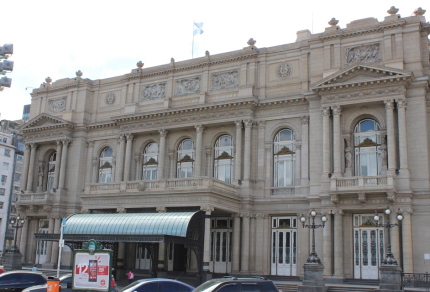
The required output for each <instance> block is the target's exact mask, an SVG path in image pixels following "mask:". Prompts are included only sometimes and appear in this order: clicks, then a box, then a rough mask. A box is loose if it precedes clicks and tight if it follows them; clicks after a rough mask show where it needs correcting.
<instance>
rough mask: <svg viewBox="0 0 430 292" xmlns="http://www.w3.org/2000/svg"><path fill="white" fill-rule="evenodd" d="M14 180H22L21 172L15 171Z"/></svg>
mask: <svg viewBox="0 0 430 292" xmlns="http://www.w3.org/2000/svg"><path fill="white" fill-rule="evenodd" d="M13 181H14V182H19V181H21V174H20V173H15V175H14V176H13Z"/></svg>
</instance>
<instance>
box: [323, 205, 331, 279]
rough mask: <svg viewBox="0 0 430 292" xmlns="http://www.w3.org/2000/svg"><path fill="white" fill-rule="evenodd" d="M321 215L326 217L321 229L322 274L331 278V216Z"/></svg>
mask: <svg viewBox="0 0 430 292" xmlns="http://www.w3.org/2000/svg"><path fill="white" fill-rule="evenodd" d="M323 215H325V216H327V219H328V220H327V222H326V223H325V227H324V228H323V230H322V232H323V256H322V262H323V264H324V274H325V275H327V276H331V275H332V273H333V267H332V258H333V241H332V228H331V225H332V221H331V217H332V216H331V214H326V213H324V214H323Z"/></svg>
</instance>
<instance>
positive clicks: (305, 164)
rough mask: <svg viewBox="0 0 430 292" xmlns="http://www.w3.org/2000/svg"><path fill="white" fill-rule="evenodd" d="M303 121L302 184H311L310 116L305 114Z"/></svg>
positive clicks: (303, 185)
mask: <svg viewBox="0 0 430 292" xmlns="http://www.w3.org/2000/svg"><path fill="white" fill-rule="evenodd" d="M301 122H302V153H301V155H302V158H301V175H300V178H301V184H300V185H301V186H302V187H306V186H308V185H309V116H303V117H302V118H301Z"/></svg>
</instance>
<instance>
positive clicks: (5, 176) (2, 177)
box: [1, 175, 7, 183]
mask: <svg viewBox="0 0 430 292" xmlns="http://www.w3.org/2000/svg"><path fill="white" fill-rule="evenodd" d="M6 181H7V175H2V176H1V182H2V183H6Z"/></svg>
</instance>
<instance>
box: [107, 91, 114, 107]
mask: <svg viewBox="0 0 430 292" xmlns="http://www.w3.org/2000/svg"><path fill="white" fill-rule="evenodd" d="M115 97H116V96H115V93H113V92H109V93H107V94H106V104H109V105H111V104H113V103H114V102H115Z"/></svg>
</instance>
